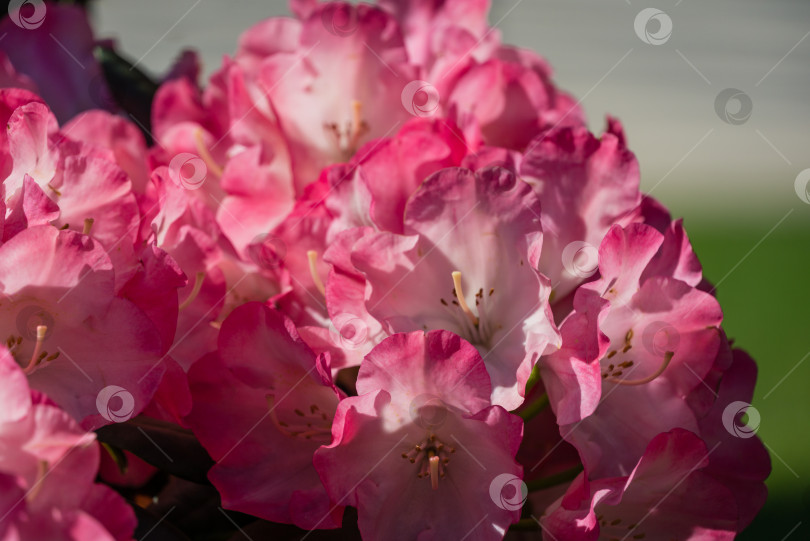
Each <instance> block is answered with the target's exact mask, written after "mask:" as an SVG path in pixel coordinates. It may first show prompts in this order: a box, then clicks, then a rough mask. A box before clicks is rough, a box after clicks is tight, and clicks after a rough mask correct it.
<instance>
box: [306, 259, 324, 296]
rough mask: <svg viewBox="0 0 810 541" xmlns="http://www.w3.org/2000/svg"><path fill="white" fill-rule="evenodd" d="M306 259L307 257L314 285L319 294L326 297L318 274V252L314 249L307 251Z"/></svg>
mask: <svg viewBox="0 0 810 541" xmlns="http://www.w3.org/2000/svg"><path fill="white" fill-rule="evenodd" d="M307 259H309V273H310V274H311V275H312V281H313V282H315V287H317V288H318V291H320V292H321V295H323V296H324V297H326V287H325V286H324V285H323V281H322V280H321V277H320V275H319V274H318V252H316V251H315V250H309V251H307Z"/></svg>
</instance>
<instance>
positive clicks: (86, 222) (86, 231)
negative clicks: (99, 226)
mask: <svg viewBox="0 0 810 541" xmlns="http://www.w3.org/2000/svg"><path fill="white" fill-rule="evenodd" d="M94 222H95V220H93V218H85V220H84V229H82V235H89V234H90V230H91V229H93V223H94Z"/></svg>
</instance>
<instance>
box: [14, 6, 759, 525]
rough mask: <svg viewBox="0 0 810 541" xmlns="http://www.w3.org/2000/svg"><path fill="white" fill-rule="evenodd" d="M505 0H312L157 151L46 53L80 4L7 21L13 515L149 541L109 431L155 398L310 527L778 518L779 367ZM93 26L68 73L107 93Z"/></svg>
mask: <svg viewBox="0 0 810 541" xmlns="http://www.w3.org/2000/svg"><path fill="white" fill-rule="evenodd" d="M488 8H489V6H488V1H487V0H474V1H469V0H444V1H435V0H380V2H379V4H378V5H366V4H360V5H357V6H354V5H351V4H346V3H342V2H327V3H318V2H316V1H315V0H293V2H292V10H293V12H294V13H295V18H273V19H268V20H265V21H263V22H260V23H258V24H256V25H255V26H253V27H252V28H250V29H248V30H247V31H246V32H245V33H244V34H243V35H242V37H241V39H240V41H239V46H238V49H237V51H236V54H235V55H234V56H233V57H232V58H229V57H226V58H225V60H224V61H223V65H222V67H221V68H220V69H219V70H218V71H216V72H215V73H214V75H213V76H212V77H211V79H210V81H209V82H208V84H207V85H205V86H204V87H201V86H200V85H199V84H198V82H197V72H198V71H199V70H198V67H197V64H196V59H195V58H194V57H193V55H185V56H184V57H183V58H182V60H181V62H180V63H178V65H177V66H176V67H175V69H174V70H173V71H172V73H170V74H169V75H167V76H166V78H165V80H164V82H163V84H162V85H161V86H160V88H159V89H158V90H157V93H156V95H155V97H154V101H153V103H152V124H151V130H149V132H148V133H147V135H148V136H149V137H150V138H154V140H153V141H152V142H151V145H147V140H146V139H145V137H144V135H143V134H142V132H141V130H140V129H139V126H138V125H137V124H135V123H134V122H131V121H130V120H131V117H128V116H125V115H122V114H115V111H109V110H102V109H104V108H106V109H114V108H115V106H114V101H113V100H111V99H105V100H102V101H103V103H102V104H101V105H103V106H104V107H102V109H95V110H88V108H89V107H90V106H89V105H86V104H84V103H83V102H82V101H81V100H78V99H74V100H66V99H65V98H64V97H62V98H61V99H59V97H60V96H59V92H58V91H57V92H54V88H53V87H52V86H48V85H49V81H50V83H52V82H53V80H52V79H49V77H51V78H52V77H54V75H53V73H52V72H48V70H47V69H44V68H42V66H40V68H41V69H36V66H34V67H32V65H31V61H30V55H32V54H35V53H32V52H31V51H35V50H36V47H35V44H37V43H38V44H39V45H37V46H38V47H40V48H44V47H46V45H45V43H47V47H50V48H51V49H53V47H54V43H53V41H54V40H57V37H55V36H63V35H64V34H65V32H66V30H65V29H66V28H71V29H72V30H70V31H71V32H74V33H75V32H77V31H76V25H77V24H84V25H85V26H86V21H85V22H83V23H82V21H84V19H83V17H84V15H83V13H82V12H81V10H80V9H79V8H75V7H69V8H63V7H59V6H55V5H54V6H51V5H50V4H48V11H47V14H46V15H45V16H44V20H43V21H40V23H39V24H40V25H41V26H39V27H37V28H34V29H32V28H25V27H24V26H25V25H20V24H17V23H19V22H20V21H19V20H18V21H17V22H15V21H13V20H10V19H6V20H5V21H4V22H3V24H2V27H3V29H4V30H5V31H6V32H7V34H8V35H7V36H6V38H5V41H4V42H3V43H0V46H3V47H4V51H5V55H6V56H4V57H3V58H0V83H1V84H2V86H4V87H6V88H3V89H0V117H2V120H3V121H4V123H5V125H6V130H5V131H4V132H3V133H2V134H0V179H2V199H1V200H0V201H2V205H4V206H3V212H2V213H0V233H2V238H1V239H0V241H1V242H2V244H0V294H2V299H1V300H0V318H2V330H3V331H4V335H3V337H4V338H6V341H5V343H4V344H3V345H2V346H0V373H2V376H0V485H2V492H1V493H0V517H1V518H0V539H3V540H16V539H82V540H85V539H87V540H90V539H93V540H95V539H128V538H131V537H132V535H133V531H134V528H135V525H136V520H135V515H134V513H133V510H132V508H130V507H129V506H128V505H126V503H125V501H124V499H123V497H122V496H121V495H119V494H118V493H116V492H115V491H113V490H111V489H110V488H109V487H108V486H106V485H104V484H100V483H99V484H94V481H95V480H96V474H97V472H98V471H99V461H100V458H99V456H100V453H99V450H100V446H99V444H98V443H97V441H96V433H95V432H94V431H96V430H98V429H100V428H102V427H104V426H105V425H111V424H115V423H121V422H125V421H128V420H129V419H130V418H132V417H134V416H136V415H139V416H140V417H138V419H143V418H149V419H150V420H151V421H152V422H153V423H160V426H174V427H178V432H182V433H188V432H190V433H193V435H194V436H195V437H196V439H197V440H198V441H199V443H200V444H201V445H202V446H203V447H204V449H205V450H206V451H207V453H208V455H209V456H210V458H211V459H212V461H213V463H214V464H213V466H212V467H211V468H210V470H208V471H207V479H208V480H209V481H210V483H212V484H213V486H214V487H215V488H216V490H217V491H218V494H219V497H220V498H221V506H222V507H223V508H224V509H226V510H232V511H238V512H241V513H244V514H247V515H252V516H253V517H257V518H259V519H263V520H266V521H270V522H274V523H282V524H291V525H295V526H297V527H298V528H301V529H303V530H319V529H335V528H341V527H344V528H349V525H347V520H349V519H348V517H349V516H350V514H348V513H347V514H346V517H344V511H345V509H346V508H347V507H353V508H356V510H357V514H356V517H357V518H356V520H357V526H356V528H357V529H358V530H359V533H360V535H361V536H362V538H363V539H367V540H391V539H402V540H412V539H462V538H463V539H469V540H497V539H503V538H504V537H506V538H511V539H519V538H522V537H527V538H528V537H532V538H537V537H538V536H545V538H547V539H551V540H595V539H647V540H652V539H693V540H698V539H701V540H703V539H705V540H708V539H712V540H719V539H732V538H733V537H734V536H735V535H736V533H737V532H739V531H741V530H742V529H743V528H745V527H746V526H747V525H748V523H749V522H750V521H751V520H752V519H753V517H754V516H755V515H756V513H757V511H758V510H759V509H760V507H761V506H762V504H763V503H764V499H765V485H764V479H765V478H766V477H767V475H768V473H769V471H770V463H769V459H768V455H767V453H766V452H765V450H764V448H763V446H762V444H761V442H760V441H759V440H758V439H757V438H756V437H754V434H753V433H752V432H750V431H746V428H747V427H746V426H745V425H743V424H741V422H740V419H739V417H740V414H741V413H742V412H743V411H744V408H743V409H742V410H741V409H740V408H739V406H738V405H739V404H747V403H748V402H750V400H751V396H752V392H753V386H754V383H755V380H756V366H755V364H754V362H753V361H752V360H751V359H750V357H748V356H747V355H746V354H745V353H744V352H742V351H740V350H735V349H732V347H731V344H730V342H729V340H728V339H727V338H726V336H725V334H724V332H723V330H722V327H721V324H722V312H721V310H720V306H719V304H718V302H717V300H716V299H715V297H714V296H713V289H712V287H711V285H710V284H708V283H707V282H706V281H705V280H704V279H703V276H702V272H701V266H700V263H699V262H698V260H697V258H696V256H695V254H694V253H693V251H692V248H691V245H690V243H689V239H688V238H687V236H686V233H685V231H684V229H683V225H682V223H681V221H679V220H672V219H671V217H670V215H669V213H668V212H667V210H666V209H665V208H664V207H663V206H662V205H661V204H660V203H658V202H656V201H655V200H654V199H652V198H651V197H648V196H645V195H643V194H642V193H641V192H640V191H639V168H638V163H637V161H636V159H635V157H634V155H633V154H632V152H630V151H629V150H628V148H627V141H626V138H625V135H624V132H623V129H622V126H621V124H620V123H619V122H618V121H617V120H616V119H613V118H609V119H608V120H607V127H606V129H605V131H604V133H602V134H601V135H599V136H596V135H594V134H592V133H591V132H590V131H589V130H588V128H587V127H586V124H585V119H584V116H583V113H582V111H581V109H580V108H579V106H578V104H577V103H576V102H575V100H573V99H572V98H571V97H570V96H569V95H567V94H565V93H563V92H561V91H560V90H559V89H557V88H556V87H555V86H554V85H553V83H552V81H551V72H550V69H549V67H548V66H547V65H546V63H545V62H544V60H543V59H542V58H540V57H539V56H537V55H535V54H534V53H532V52H531V51H526V50H522V49H516V48H513V47H510V46H506V45H503V44H502V43H501V41H500V37H499V34H498V32H497V30H495V29H493V28H490V27H489V26H488V24H487V21H486V17H487V12H488ZM18 15H19V14H18ZM77 18H78V19H79V22H78V23H77V22H76V20H77ZM4 35H5V34H4ZM88 35H89V30H88ZM49 36H50V37H49ZM51 38H53V40H51ZM57 41H58V40H57ZM21 44H24V46H25V47H27V50H28V51H29V52H28V53H23V50H24V48H23V47H21V46H20V45H21ZM70 44H71V46H73V47H74V48H76V49H77V50H83V51H89V53H88V54H86V55H84V56H82V55H79V57H80V58H82V59H83V60H84V61H85V62H86V63H87V66H86V67H83V69H84V72H83V73H78V72H77V73H73V74H71V73H67V74H66V73H65V71H66V69H67V70H68V71H70V69H69V68H65V66H64V65H62V66H60V68H59V77H61V78H62V79H64V80H68V81H71V82H72V83H74V84H73V87H74V88H75V87H81V88H82V89H83V92H85V90H86V88H87V85H88V84H89V85H90V88H92V89H95V91H96V94H105V95H106V93H107V92H108V89H107V88H106V87H104V86H103V85H101V83H99V81H98V80H97V79H92V78H91V79H89V80H88V76H91V77H92V74H93V73H96V72H99V73H100V68H99V66H98V65H97V63H96V62H95V60H94V58H93V57H92V47H93V43H92V40H91V38H86V39H85V38H81V37H79V38H75V39H73V40H72V41H71V42H70ZM26 54H28V55H29V56H28V57H26ZM77 54H78V53H77ZM26 58H28V60H27V61H26ZM82 78H83V79H82ZM76 81H78V82H76ZM82 85H84V86H82ZM40 90H42V92H40ZM66 92H67V94H70V91H69V89H68V90H66ZM54 93H56V94H57V97H56V98H51V97H50V96H49V95H50V94H54ZM38 94H42V96H44V98H45V99H43V98H42V97H39V95H38ZM85 94H86V92H85ZM96 97H97V96H96ZM46 102H47V103H46ZM94 103H95V104H96V106H98V100H95V102H94ZM55 114H56V116H55ZM730 408H731V409H730ZM734 408H736V409H734ZM729 412H730V413H729ZM120 426H121V427H122V428H125V427H127V424H121V425H120ZM130 428H131V430H133V431H136V432H137V429H136V428H134V426H133V427H130ZM102 431H103V429H102ZM101 433H102V432H99V434H101ZM144 434H146V433H144ZM108 450H110V451H111V452H113V454H115V452H116V450H114V449H112V448H111V446H107V447H105V448H104V450H102V455H104V456H105V457H106V458H102V459H101V464H102V466H103V465H104V464H105V462H104V461H105V460H106V461H107V462H109V456H107V455H109V454H110V453H108ZM117 452H118V453H120V452H121V451H120V450H117ZM130 458H131V460H137V459H136V457H135V456H134V455H133V456H131V457H130ZM174 458H175V459H176V460H177V461H180V462H182V461H183V457H182V456H176V457H174ZM144 468H145V474H144V473H143V472H140V473H141V474H142V475H141V477H143V479H141V484H143V483H144V482H145V480H146V479H148V478H149V477H152V476H153V474H154V472H155V470H154V468H151V469H150V467H149V466H145V465H144ZM144 468H142V469H144ZM117 473H118V474H117V475H116V472H115V471H113V472H112V473H110V472H107V473H106V474H105V471H104V468H103V467H102V471H101V477H100V478H101V479H102V480H104V481H106V482H107V483H111V484H113V485H116V486H119V487H120V486H121V483H125V482H126V481H125V480H124V481H122V479H121V477H122V476H121V474H120V472H117ZM128 482H129V486H132V483H133V481H132V480H131V479H130V480H129V481H128ZM155 499H157V497H156V498H155ZM147 503H148V502H147ZM352 516H353V515H352Z"/></svg>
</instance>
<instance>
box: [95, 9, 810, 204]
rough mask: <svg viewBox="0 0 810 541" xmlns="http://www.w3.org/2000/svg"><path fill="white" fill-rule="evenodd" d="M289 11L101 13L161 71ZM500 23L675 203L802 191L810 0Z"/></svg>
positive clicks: (209, 59) (792, 200) (529, 16)
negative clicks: (617, 123) (660, 33)
mask: <svg viewBox="0 0 810 541" xmlns="http://www.w3.org/2000/svg"><path fill="white" fill-rule="evenodd" d="M647 7H655V8H658V9H659V10H661V11H663V12H664V13H665V14H666V15H667V16H668V17H669V18H670V19H671V21H672V33H671V35H670V37H669V39H668V40H667V41H666V42H665V43H663V44H661V45H651V44H648V43H645V42H644V41H642V40H641V39H640V38H639V37H638V35H637V34H636V32H635V30H634V20H635V18H636V15H637V14H638V13H639V12H640V11H641V10H642V9H644V8H647ZM287 14H289V10H288V6H287V2H286V1H284V0H268V1H259V0H230V1H228V2H220V1H216V0H139V1H137V2H133V1H131V0H104V1H101V2H98V3H96V4H95V13H94V16H95V19H96V20H95V21H94V22H95V26H96V29H97V32H98V35H99V36H101V37H107V36H109V37H115V38H116V39H117V40H118V42H119V44H120V46H121V48H122V50H123V51H125V52H126V53H127V54H129V55H130V56H131V57H133V58H134V59H136V60H139V67H142V68H144V69H146V70H148V71H152V72H153V73H160V72H162V71H163V70H164V69H166V68H167V67H168V66H169V65H170V63H171V60H172V59H173V58H174V56H175V55H176V54H177V52H178V50H179V49H181V48H183V47H194V48H196V49H197V50H198V51H199V52H200V53H201V56H202V59H203V62H204V70H205V74H206V76H207V75H208V74H210V73H211V72H212V71H214V70H215V69H216V68H217V66H218V65H219V64H220V62H221V57H222V55H223V54H231V53H233V51H234V49H235V46H236V40H237V37H238V35H239V33H240V32H242V31H243V30H244V29H245V28H246V27H248V26H249V25H251V24H253V23H255V22H257V21H259V20H261V19H263V18H265V17H269V16H278V15H287ZM490 22H491V24H494V25H496V26H497V28H498V29H499V30H500V31H501V32H502V35H503V41H504V42H506V43H510V44H515V45H519V46H522V47H526V48H531V49H534V50H535V51H538V52H540V54H542V55H544V56H545V57H546V58H547V59H548V60H549V61H550V63H551V65H552V66H553V68H554V70H555V73H556V81H557V83H558V84H559V86H561V87H562V88H564V89H566V90H568V91H569V92H571V93H572V94H573V95H574V96H575V97H577V98H578V99H582V100H583V101H582V106H583V107H584V108H585V111H586V112H587V114H588V118H589V121H590V124H591V128H592V130H594V131H601V129H602V127H603V124H604V116H605V115H606V114H608V113H609V114H613V115H616V116H618V117H619V118H621V120H622V121H623V122H624V124H625V127H626V130H627V133H628V137H629V140H630V145H631V148H632V149H633V150H634V151H635V152H636V154H637V155H638V157H639V161H640V163H641V167H642V178H643V188H644V189H645V190H646V191H648V192H649V191H652V193H653V194H654V195H655V196H657V197H658V198H660V199H662V200H664V201H666V202H667V203H668V204H669V206H670V207H671V208H673V210H674V211H676V213H677V211H679V210H680V211H681V212H680V214H684V213H687V212H688V213H689V214H691V213H694V212H698V211H700V214H704V213H705V214H706V215H708V216H714V217H718V218H720V217H722V218H725V217H733V216H748V217H752V218H754V217H762V215H763V214H766V215H767V214H771V213H773V212H775V211H777V210H778V209H782V208H786V206H787V205H795V204H800V203H801V201H799V199H798V198H797V197H796V194H795V190H794V184H793V181H794V179H795V178H796V176H797V174H798V173H799V172H800V171H802V170H804V169H805V168H808V167H810V153H808V150H810V144H809V143H810V130H808V126H810V100H808V99H806V98H807V96H808V88H810V87H809V86H808V83H810V70H808V68H809V67H810V37H809V36H808V33H810V2H807V1H804V0H777V1H769V2H765V1H762V0H759V1H757V0H717V1H711V2H706V1H698V0H660V1H659V2H656V3H651V2H643V1H641V0H591V1H585V0H542V1H540V0H494V2H493V8H492V13H491V17H490ZM657 24H658V23H656V22H655V21H651V22H650V23H649V25H648V27H647V28H648V30H649V31H651V32H653V33H655V32H656V30H657V26H656V25H657ZM729 87H731V88H736V89H739V90H741V91H743V92H744V93H745V94H747V95H748V96H749V97H750V99H751V104H752V106H753V110H752V112H751V116H750V118H748V120H747V121H746V122H744V123H742V124H739V125H733V124H728V123H725V122H723V121H722V120H721V119H720V117H719V116H718V115H717V114H716V112H715V99H716V97H717V95H718V94H719V93H720V92H721V91H722V90H724V89H726V88H729ZM738 107H739V103H738V102H736V101H732V102H731V103H729V105H728V110H729V112H730V113H731V114H734V113H735V112H736V108H738ZM777 214H778V212H777Z"/></svg>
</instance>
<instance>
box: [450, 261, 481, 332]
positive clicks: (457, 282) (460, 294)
mask: <svg viewBox="0 0 810 541" xmlns="http://www.w3.org/2000/svg"><path fill="white" fill-rule="evenodd" d="M453 286H455V288H456V297H457V298H458V305H459V306H460V307H461V310H462V312H464V313H465V314H467V317H468V318H470V322H471V323H472V324H473V326H474V327H477V326H478V318H477V317H476V316H475V314H473V313H472V310H470V307H469V306H467V301H466V300H465V299H464V291H463V290H462V289H461V272H459V271H453Z"/></svg>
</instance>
